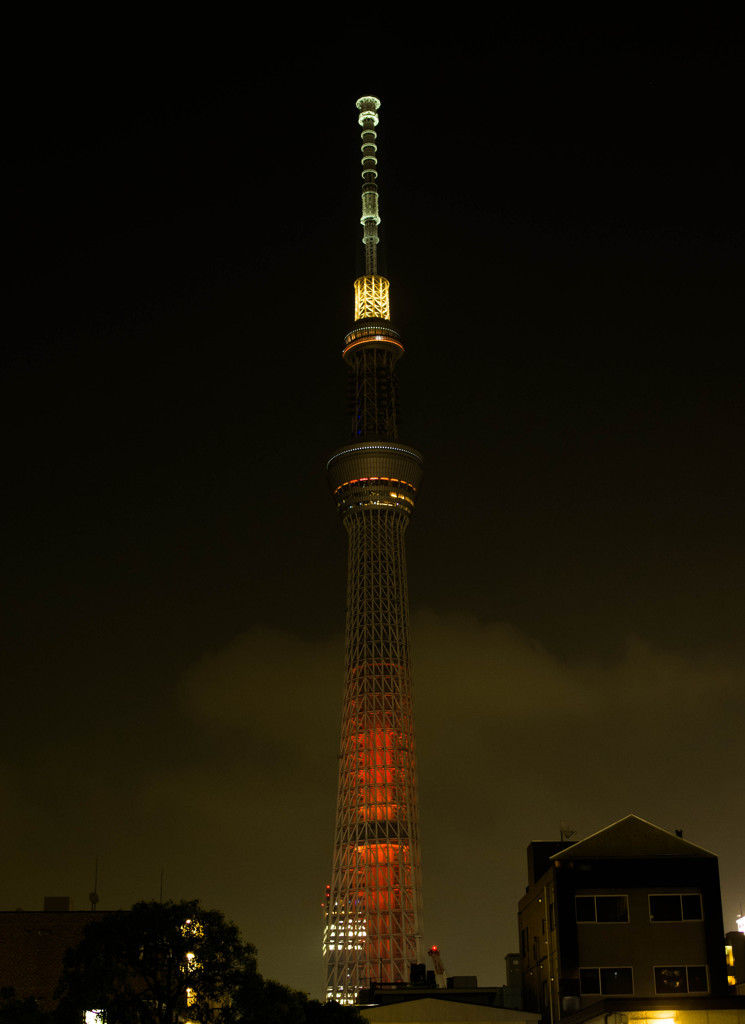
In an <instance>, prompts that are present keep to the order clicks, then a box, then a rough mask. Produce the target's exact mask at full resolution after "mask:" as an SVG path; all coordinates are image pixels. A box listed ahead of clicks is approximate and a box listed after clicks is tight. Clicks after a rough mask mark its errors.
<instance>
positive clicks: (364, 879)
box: [323, 96, 422, 1003]
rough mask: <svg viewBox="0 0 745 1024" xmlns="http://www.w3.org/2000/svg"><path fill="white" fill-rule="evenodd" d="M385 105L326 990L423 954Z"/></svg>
mask: <svg viewBox="0 0 745 1024" xmlns="http://www.w3.org/2000/svg"><path fill="white" fill-rule="evenodd" d="M379 106H380V103H379V101H378V100H377V99H375V98H374V97H370V96H367V97H363V98H362V99H360V100H358V101H357V108H358V110H360V117H359V123H360V125H361V127H362V154H363V158H362V166H363V174H362V177H363V185H362V224H363V228H364V234H363V241H364V244H365V250H366V271H367V272H366V274H365V276H364V277H361V278H359V279H358V280H357V281H356V282H355V326H354V329H353V330H352V331H350V333H349V334H348V335H347V337H346V341H345V347H344V353H343V355H344V360H345V362H346V364H347V366H348V368H349V378H350V387H351V403H350V404H351V412H352V438H353V440H352V443H350V444H348V445H346V446H345V447H344V448H340V449H339V450H338V451H337V452H335V453H334V455H332V457H331V458H330V460H329V462H328V474H329V482H330V484H331V488H332V490H333V492H334V496H335V498H336V504H337V508H338V509H339V512H340V514H341V517H342V521H343V523H344V526H345V527H346V530H347V533H348V535H349V576H348V582H347V629H346V657H345V684H344V708H343V721H342V735H341V752H340V765H339V788H338V796H337V806H336V833H335V842H334V862H333V872H332V881H331V885H330V886H329V887H328V889H327V893H326V924H325V930H324V943H323V945H324V957H325V961H326V998H327V999H336V1000H338V1001H339V1002H341V1003H353V1002H354V1001H355V998H356V996H357V993H358V992H359V990H360V989H362V988H367V987H370V986H371V985H373V984H375V985H377V984H393V983H404V982H408V980H409V976H410V968H411V964H412V963H420V962H421V948H420V946H421V932H422V900H421V862H420V853H419V823H418V810H417V772H416V751H415V743H414V717H413V709H412V697H411V672H410V658H409V608H408V594H407V585H406V556H405V551H404V533H405V531H406V527H407V526H408V523H409V518H410V516H411V514H412V512H413V510H414V501H415V499H416V493H417V488H418V486H419V480H420V478H421V473H422V457H421V455H420V454H419V453H418V452H417V451H416V450H415V449H414V448H410V447H409V446H407V445H405V444H401V443H400V442H399V440H398V395H397V382H396V377H395V366H396V362H397V360H398V359H399V358H400V356H401V355H402V354H403V345H402V344H401V339H400V337H399V335H398V334H397V333H396V331H394V330H393V328H392V327H391V324H390V307H389V298H388V281H386V279H385V278H383V277H380V276H378V274H377V266H376V249H375V247H376V245H377V226H378V224H379V222H380V218H379V216H378V195H377V184H376V181H375V179H376V177H377V172H376V170H375V164H376V160H375V137H376V136H375V131H374V128H375V126H376V125H377V123H378V116H377V110H378V107H379Z"/></svg>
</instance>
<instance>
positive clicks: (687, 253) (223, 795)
mask: <svg viewBox="0 0 745 1024" xmlns="http://www.w3.org/2000/svg"><path fill="white" fill-rule="evenodd" d="M725 29H726V26H725V25H719V26H710V27H707V26H706V25H705V24H704V25H702V26H700V27H699V31H698V32H697V34H696V35H694V34H692V33H691V34H689V35H686V34H685V32H683V31H680V32H679V33H678V34H677V35H671V34H670V31H669V30H668V29H665V30H660V31H659V32H658V31H656V30H655V29H654V28H653V27H651V26H649V25H648V26H646V27H645V32H644V35H643V36H642V37H641V38H640V34H639V32H638V31H637V30H636V29H635V27H634V26H629V27H628V30H627V31H625V32H624V31H622V30H620V29H618V27H617V26H614V28H613V30H612V31H610V30H606V29H603V28H602V27H600V26H599V25H589V26H584V27H583V28H582V29H581V30H577V29H574V28H573V27H572V26H565V27H564V28H563V29H562V30H560V31H557V32H548V31H546V32H545V33H540V32H536V31H534V30H529V29H523V28H520V27H519V26H517V25H516V24H514V23H512V22H510V21H509V20H504V21H503V22H501V23H499V25H498V30H495V32H494V37H493V38H491V37H490V38H487V39H485V40H484V41H481V42H474V41H473V40H471V39H470V36H469V35H468V34H467V32H466V26H465V25H462V24H460V23H458V26H457V30H456V32H455V34H454V35H453V36H452V37H449V36H446V35H444V34H440V35H438V34H437V33H434V34H433V35H431V36H430V35H429V34H427V33H425V34H424V35H421V34H415V33H413V32H412V33H409V32H408V31H403V32H402V34H401V36H400V37H399V38H398V39H392V40H391V41H389V42H388V43H387V48H386V52H385V56H384V57H383V58H381V61H382V63H381V66H380V79H381V80H380V81H379V82H375V81H372V82H369V81H367V80H366V79H367V76H366V75H362V74H360V72H359V69H358V68H351V67H348V68H346V67H345V68H344V69H343V70H340V64H339V54H338V53H337V52H336V47H332V46H331V45H330V44H329V45H328V46H326V45H325V44H324V45H321V44H319V45H317V46H316V48H315V50H314V52H313V54H312V55H311V54H310V53H308V52H306V50H305V48H304V45H301V40H300V39H299V38H298V39H293V40H292V41H291V43H290V42H288V45H287V48H286V49H285V50H283V51H282V53H281V54H280V53H275V52H274V51H273V50H270V51H268V52H267V53H266V54H256V53H254V58H255V59H254V60H253V62H248V61H246V59H245V55H243V56H242V55H241V54H235V53H233V52H232V50H224V49H223V44H224V40H222V41H221V45H220V46H219V47H216V48H215V49H212V48H211V47H210V46H209V44H208V43H207V42H206V41H205V42H200V43H199V44H197V43H193V44H191V46H184V47H178V46H174V47H172V49H171V50H169V51H168V52H167V53H163V52H161V51H159V50H158V47H157V46H156V45H155V43H153V52H152V53H148V52H146V51H144V49H142V48H137V47H135V49H134V51H130V50H127V49H126V47H125V46H124V44H123V43H122V44H120V45H121V50H116V51H114V50H108V49H107V50H101V51H100V52H98V53H93V54H92V53H90V52H83V51H81V52H80V53H77V51H76V50H75V48H74V47H73V46H72V44H70V46H69V47H67V48H65V47H59V46H57V45H56V41H52V40H50V43H49V45H48V46H47V47H46V48H45V47H44V46H41V48H38V47H37V46H36V44H35V47H34V48H31V49H29V52H28V53H25V52H23V48H21V52H20V53H19V55H18V61H19V66H21V67H22V71H23V73H22V74H20V73H19V76H18V77H17V79H16V90H15V91H14V93H13V103H12V104H11V106H12V109H11V116H10V122H11V128H12V131H11V132H10V146H9V152H10V186H9V190H8V200H9V207H10V208H9V211H8V212H9V218H10V228H11V230H10V250H11V253H12V255H13V257H14V258H13V265H12V267H11V272H10V281H9V284H10V292H11V300H12V304H13V308H14V310H15V320H16V324H17V333H12V334H11V336H10V338H9V343H8V344H7V345H6V353H5V360H4V362H5V373H4V398H5V401H4V408H5V410H6V416H7V427H6V438H7V441H6V474H7V482H8V487H7V496H6V502H5V506H4V513H5V530H4V537H5V545H4V563H5V564H4V570H5V571H4V573H3V575H4V579H5V583H6V587H5V592H6V602H5V603H6V614H5V622H6V633H7V636H6V638H5V641H4V644H3V649H4V660H5V665H4V673H3V676H4V678H5V679H6V680H7V683H6V693H7V695H8V700H7V705H8V706H7V708H6V724H7V733H8V735H7V739H6V742H5V744H4V756H3V757H2V759H0V763H1V764H2V768H1V770H0V793H2V794H3V800H4V806H5V809H6V822H7V835H6V843H5V849H4V857H3V865H4V871H3V873H2V875H3V883H2V886H1V887H0V889H1V895H0V909H13V908H14V907H16V906H23V907H24V908H25V909H33V908H34V907H36V906H38V907H39V908H41V905H42V899H43V897H44V896H45V895H53V894H63V893H65V894H67V893H69V894H70V895H71V896H73V897H74V898H75V901H76V906H77V907H79V908H80V909H83V908H84V907H85V906H86V904H85V896H86V894H87V893H88V892H89V891H90V889H91V887H92V880H93V865H94V863H95V859H96V857H98V858H99V862H100V892H101V897H102V903H101V905H102V906H104V907H109V906H115V905H124V906H128V905H131V904H132V903H133V902H135V901H136V900H138V899H142V898H148V897H151V896H157V895H158V886H159V879H160V871H161V868H163V870H164V876H165V895H166V897H168V896H172V897H173V898H175V899H178V898H181V897H182V896H183V897H192V896H198V897H200V898H201V899H202V900H203V901H204V902H205V903H206V904H210V905H214V906H216V907H217V908H218V909H220V910H222V911H223V912H224V913H225V914H226V916H228V917H229V918H234V919H235V920H236V921H237V923H238V924H239V925H240V927H241V930H242V932H243V934H244V937H245V938H246V939H248V940H250V941H253V942H255V943H256V945H257V946H258V949H259V956H260V961H259V966H260V970H262V972H263V973H266V974H268V975H269V976H272V977H277V978H278V980H280V981H282V982H284V983H287V984H290V985H294V986H296V987H300V988H305V989H306V990H309V991H310V992H311V994H313V995H316V996H318V995H319V994H320V992H321V986H322V978H323V969H322V959H321V952H320V934H321V902H322V898H323V890H324V887H325V884H326V883H327V882H328V881H329V878H328V877H327V876H328V870H329V867H328V865H329V858H330V854H331V846H330V842H329V837H330V836H331V834H332V831H333V816H334V802H335V793H336V771H337V762H336V756H335V752H336V750H337V742H338V731H339V704H340V696H341V692H342V681H343V658H342V655H341V653H340V652H341V651H342V647H343V640H342V637H343V628H344V577H345V558H346V548H345V538H344V535H343V530H341V529H340V527H339V523H338V520H337V516H336V513H335V511H334V504H333V500H332V498H331V496H330V495H329V494H328V492H327V489H326V485H325V480H324V465H325V462H326V459H327V457H328V455H329V454H330V453H331V452H332V451H333V450H334V449H335V448H336V447H338V445H339V444H341V443H342V442H343V438H344V436H345V425H346V424H345V414H344V369H343V365H342V361H341V359H340V358H339V355H340V350H341V345H342V341H343V338H344V335H345V333H346V331H347V330H348V329H349V325H350V323H351V319H352V283H353V281H354V279H355V277H356V276H358V272H359V268H358V266H357V265H356V262H355V261H356V259H357V255H356V254H357V250H358V249H359V231H360V229H359V224H358V218H359V214H358V211H357V205H358V198H357V196H358V187H359V178H358V168H357V163H356V161H357V153H356V150H355V145H356V132H355V123H354V121H353V120H352V118H353V112H354V101H355V99H356V98H357V96H359V95H362V94H363V93H364V92H365V91H366V90H368V89H369V91H370V92H372V93H374V94H375V95H379V96H380V98H381V100H382V103H383V106H382V108H381V115H382V118H383V121H382V126H381V128H382V131H381V136H380V145H381V150H382V152H381V196H382V202H381V206H382V210H381V213H382V226H381V235H382V239H383V242H382V249H383V257H384V260H385V262H384V270H385V272H386V275H387V276H388V278H389V279H390V281H391V289H392V292H391V294H392V314H393V323H394V326H396V327H397V328H399V329H400V330H401V332H402V334H403V336H404V340H405V344H406V356H405V358H404V359H403V360H402V361H401V364H400V374H401V377H402V393H403V396H404V407H403V426H402V430H403V434H402V436H405V437H406V440H407V442H409V443H411V444H412V445H414V446H416V447H418V448H421V450H422V451H423V452H424V454H425V475H424V480H423V485H422V490H421V497H420V499H419V500H418V503H417V513H416V522H415V529H414V530H412V531H410V534H409V535H408V536H407V558H408V570H409V587H410V600H411V607H412V645H413V681H414V694H415V706H416V712H415V713H416V716H417V728H418V736H417V743H418V753H419V760H420V788H421V793H420V803H421V828H422V861H423V889H424V926H425V941H426V942H427V943H428V944H429V945H431V944H437V945H438V946H440V948H441V950H442V954H443V959H444V962H445V966H446V968H447V970H448V972H449V973H451V974H471V973H476V974H478V975H479V979H480V981H481V982H482V983H483V984H487V983H502V981H503V957H504V956H505V955H506V954H508V953H510V952H512V951H513V949H514V948H516V941H517V938H516V908H517V900H518V898H519V896H520V894H521V893H522V891H523V888H524V885H525V881H526V878H525V870H524V856H525V854H524V851H525V848H526V846H527V844H528V842H530V840H532V839H545V838H551V836H552V835H554V834H555V835H556V836H557V837H558V830H559V824H560V822H561V821H562V820H563V821H567V822H569V824H571V826H572V827H574V828H576V829H577V832H578V836H582V835H587V834H590V833H592V832H595V831H597V830H598V829H600V828H603V827H604V826H606V825H608V824H610V823H611V822H612V821H615V820H617V819H619V818H621V817H623V816H625V815H626V814H628V813H635V814H638V815H640V816H641V817H644V818H647V819H649V820H651V821H652V822H653V823H654V824H657V825H660V826H661V827H664V828H669V829H671V830H672V829H675V828H681V827H682V828H683V829H684V835H685V838H686V839H689V840H690V841H691V842H693V843H696V844H698V845H701V846H703V847H704V848H706V849H710V850H711V851H712V852H714V853H716V854H718V855H719V857H720V867H721V873H722V895H723V902H724V907H725V928H733V927H734V921H733V920H728V918H727V915H728V914H729V915H730V917H733V915H734V914H735V913H736V912H738V911H739V910H740V909H741V904H742V900H743V899H745V876H744V875H743V865H742V857H741V852H740V851H741V849H742V847H743V845H745V834H744V833H743V829H744V828H745V826H743V817H745V816H744V815H743V813H742V810H743V804H742V798H741V797H740V796H739V795H738V790H740V789H742V783H743V782H744V781H745V779H744V778H743V769H742V767H741V765H742V729H741V722H742V715H743V711H745V707H744V706H743V700H744V697H743V694H744V693H745V688H744V687H743V669H742V666H743V656H744V655H745V636H744V633H743V629H742V622H743V611H744V610H745V582H744V581H745V573H744V572H743V569H744V568H745V545H744V544H743V531H742V523H743V521H745V514H744V513H745V493H744V492H745V488H744V486H743V474H742V472H741V470H740V469H739V466H740V463H741V461H742V454H741V452H742V437H743V436H744V435H745V430H744V429H743V428H744V427H745V416H744V414H743V402H742V372H741V365H742V356H741V344H742V342H741V339H742V314H741V300H740V293H741V290H742V289H741V281H742V265H743V259H742V248H743V247H742V240H743V235H742V218H741V213H740V201H739V198H738V197H739V190H740V166H739V165H740V159H739V157H738V154H737V151H736V150H737V147H736V142H735V139H736V137H737V129H736V127H735V126H736V125H737V124H738V123H739V120H740V118H739V112H738V109H737V102H736V97H738V96H739V91H740V89H739V84H738V77H739V67H741V63H740V62H739V56H738V55H739V52H740V48H739V44H738V43H737V41H735V42H733V41H732V40H731V38H730V35H729V34H728V33H727V31H725ZM354 39H355V34H354V32H353V31H352V30H351V27H350V31H349V40H348V44H349V46H350V47H352V46H354V45H356V43H355V42H354ZM112 45H113V44H112ZM342 49H343V47H342ZM133 54H135V55H136V58H137V59H136V60H135V59H134V57H133ZM445 750H447V751H448V754H447V757H443V754H442V752H443V751H445ZM298 837H301V838H300V839H299V838H298ZM290 920H291V921H293V927H292V928H289V927H288V926H287V922H288V921H290Z"/></svg>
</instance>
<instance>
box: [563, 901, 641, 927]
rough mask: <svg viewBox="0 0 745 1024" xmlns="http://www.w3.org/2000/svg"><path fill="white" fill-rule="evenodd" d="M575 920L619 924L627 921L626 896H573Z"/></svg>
mask: <svg viewBox="0 0 745 1024" xmlns="http://www.w3.org/2000/svg"><path fill="white" fill-rule="evenodd" d="M575 907H576V912H577V920H578V921H581V922H595V923H597V924H600V923H606V922H610V923H616V924H617V923H619V922H626V921H628V919H629V898H628V896H575Z"/></svg>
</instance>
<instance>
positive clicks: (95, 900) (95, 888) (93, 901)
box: [88, 857, 99, 910]
mask: <svg viewBox="0 0 745 1024" xmlns="http://www.w3.org/2000/svg"><path fill="white" fill-rule="evenodd" d="M88 899H89V900H90V901H91V910H95V909H96V904H97V903H98V899H99V897H98V857H96V868H95V871H94V872H93V890H92V891H91V892H89V893H88Z"/></svg>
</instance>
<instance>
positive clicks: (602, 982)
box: [579, 967, 634, 996]
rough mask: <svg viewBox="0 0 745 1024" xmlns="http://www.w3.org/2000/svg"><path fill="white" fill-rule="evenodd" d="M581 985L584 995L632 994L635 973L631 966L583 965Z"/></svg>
mask: <svg viewBox="0 0 745 1024" xmlns="http://www.w3.org/2000/svg"><path fill="white" fill-rule="evenodd" d="M579 987H580V992H581V993H582V995H583V996H589V995H603V996H630V995H633V994H634V973H633V971H632V969H631V968H630V967H581V968H580V972H579Z"/></svg>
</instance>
